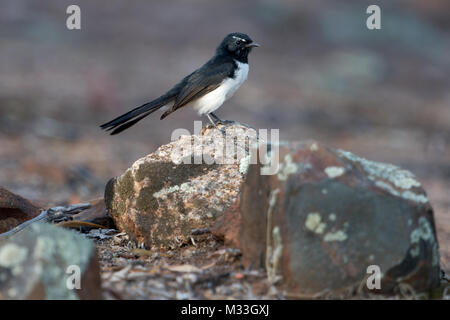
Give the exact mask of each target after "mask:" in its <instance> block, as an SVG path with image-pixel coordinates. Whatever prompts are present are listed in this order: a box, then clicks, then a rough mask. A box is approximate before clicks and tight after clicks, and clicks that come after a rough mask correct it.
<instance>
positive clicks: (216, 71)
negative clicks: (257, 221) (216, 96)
mask: <svg viewBox="0 0 450 320" xmlns="http://www.w3.org/2000/svg"><path fill="white" fill-rule="evenodd" d="M235 67H236V66H235V63H234V61H232V60H224V59H219V58H216V59H212V60H210V61H208V62H207V63H206V64H205V65H203V66H202V67H201V68H199V69H197V70H196V71H194V72H193V73H191V74H190V75H188V76H187V77H186V78H184V79H183V81H182V82H181V83H182V86H181V90H180V92H179V94H178V95H177V97H176V98H175V103H174V105H173V106H172V108H170V109H169V110H167V111H166V112H165V113H164V114H163V115H162V116H161V119H164V118H165V117H166V116H168V115H169V114H171V113H172V112H174V111H175V110H177V109H179V108H181V107H183V106H185V105H187V104H189V103H190V102H192V101H194V100H196V99H198V98H200V97H202V96H204V95H205V94H207V93H209V92H211V91H213V90H215V89H217V88H218V87H219V86H220V84H221V83H222V81H223V80H224V79H226V78H227V77H233V76H234V70H235Z"/></svg>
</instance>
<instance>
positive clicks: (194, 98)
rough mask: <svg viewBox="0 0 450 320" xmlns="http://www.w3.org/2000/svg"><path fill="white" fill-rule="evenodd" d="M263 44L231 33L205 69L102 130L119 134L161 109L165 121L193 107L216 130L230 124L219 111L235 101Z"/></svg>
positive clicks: (112, 121) (104, 126)
mask: <svg viewBox="0 0 450 320" xmlns="http://www.w3.org/2000/svg"><path fill="white" fill-rule="evenodd" d="M253 47H259V44H257V43H255V42H253V40H252V39H250V37H249V36H248V35H246V34H243V33H238V32H235V33H230V34H229V35H227V36H226V37H225V39H223V41H222V42H221V43H220V45H219V46H218V47H217V49H216V54H215V55H214V56H213V57H212V58H211V59H210V60H209V61H208V62H206V63H205V64H204V65H203V66H202V67H200V68H199V69H197V70H195V71H194V72H192V73H191V74H190V75H188V76H187V77H185V78H184V79H183V80H181V81H180V82H179V83H178V84H176V85H175V86H174V87H173V88H172V89H170V90H169V91H167V92H166V93H165V94H163V95H162V96H160V97H159V98H157V99H155V100H153V101H151V102H148V103H145V104H143V105H142V106H140V107H137V108H135V109H133V110H131V111H129V112H127V113H125V114H123V115H121V116H120V117H117V118H116V119H114V120H111V121H109V122H107V123H105V124H103V125H101V126H100V127H101V128H102V129H106V130H112V132H111V134H112V135H113V134H117V133H119V132H122V131H123V130H125V129H128V128H129V127H131V126H132V125H134V124H136V123H137V122H138V121H140V120H142V119H143V118H145V117H146V116H148V115H149V114H151V113H153V112H155V111H156V110H158V109H161V108H164V109H165V110H166V111H165V112H164V113H163V114H162V116H161V119H164V118H165V117H167V116H168V115H169V114H171V113H172V112H174V111H175V110H178V109H180V108H181V107H184V106H187V105H191V106H192V107H193V108H194V109H195V110H197V112H198V113H199V114H200V115H204V114H205V115H206V116H207V117H208V119H209V121H211V123H212V124H213V125H214V126H216V125H217V124H219V123H226V122H228V121H223V120H221V119H219V118H218V117H217V116H216V115H215V114H214V111H216V110H217V109H218V108H219V107H220V106H221V105H222V104H223V103H224V102H225V101H226V100H228V99H229V98H231V96H233V94H234V93H235V92H236V90H237V89H238V88H239V87H240V86H241V84H242V83H243V82H244V81H245V80H246V79H247V75H248V54H249V53H250V51H251V50H252V48H253Z"/></svg>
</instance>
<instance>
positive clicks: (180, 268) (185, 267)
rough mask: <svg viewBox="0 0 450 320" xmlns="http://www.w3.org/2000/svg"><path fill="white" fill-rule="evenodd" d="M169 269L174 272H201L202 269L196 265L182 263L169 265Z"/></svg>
mask: <svg viewBox="0 0 450 320" xmlns="http://www.w3.org/2000/svg"><path fill="white" fill-rule="evenodd" d="M167 270H170V271H174V272H201V271H202V269H200V268H197V267H196V266H193V265H190V264H182V265H178V266H168V267H167Z"/></svg>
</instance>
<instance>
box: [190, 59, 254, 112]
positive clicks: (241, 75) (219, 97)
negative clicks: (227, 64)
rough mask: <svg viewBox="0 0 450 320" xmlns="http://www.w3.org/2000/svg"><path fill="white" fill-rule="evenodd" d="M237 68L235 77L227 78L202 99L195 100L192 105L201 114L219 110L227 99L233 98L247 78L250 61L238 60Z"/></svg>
mask: <svg viewBox="0 0 450 320" xmlns="http://www.w3.org/2000/svg"><path fill="white" fill-rule="evenodd" d="M236 64H237V69H236V71H235V72H234V78H227V79H225V80H223V81H222V83H221V84H220V86H219V87H218V88H217V89H215V90H213V91H211V92H209V93H207V94H205V95H204V96H203V97H201V98H200V99H198V100H196V101H195V102H193V104H192V106H193V107H194V109H195V110H197V112H198V113H199V114H205V113H211V112H214V111H215V110H217V109H218V108H219V107H220V106H221V105H222V104H223V103H224V102H225V101H226V100H228V99H229V98H231V97H232V96H233V94H234V93H235V92H236V90H237V89H239V87H240V86H241V84H242V83H243V82H244V81H245V80H247V76H248V63H242V62H239V61H236Z"/></svg>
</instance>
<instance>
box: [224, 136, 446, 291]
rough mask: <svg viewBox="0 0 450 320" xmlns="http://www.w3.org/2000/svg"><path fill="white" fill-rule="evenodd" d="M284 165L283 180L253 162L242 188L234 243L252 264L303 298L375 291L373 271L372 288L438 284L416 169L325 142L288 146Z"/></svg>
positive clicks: (434, 246) (430, 222) (429, 219)
mask: <svg viewBox="0 0 450 320" xmlns="http://www.w3.org/2000/svg"><path fill="white" fill-rule="evenodd" d="M274 159H276V157H274ZM274 159H273V160H272V161H275V160H274ZM279 160H280V161H279V167H278V170H277V173H276V174H275V175H261V174H260V169H261V168H260V167H261V166H260V165H250V167H249V169H248V173H247V177H246V181H245V183H244V185H243V188H242V194H241V196H240V200H239V209H238V211H239V213H240V217H239V218H240V220H239V226H238V227H239V232H238V233H236V232H235V231H233V233H232V234H231V236H230V237H231V239H228V240H229V242H230V243H237V244H238V245H239V246H240V248H241V251H242V255H243V262H244V264H245V265H246V266H250V265H252V266H254V267H258V266H259V267H264V268H266V269H267V272H268V274H269V275H271V277H272V279H276V275H281V276H282V279H283V280H284V283H285V284H286V285H287V286H288V289H289V290H291V291H292V292H293V293H295V294H311V295H314V294H318V293H321V292H330V291H331V292H336V293H338V292H343V291H346V290H348V289H349V288H354V287H355V286H356V287H358V286H360V287H361V288H363V289H364V288H365V289H369V287H368V286H366V283H365V281H366V280H367V279H368V278H367V277H369V276H370V275H372V272H373V271H371V270H375V269H376V267H370V266H377V267H379V270H380V271H381V274H380V276H381V277H382V278H381V288H379V289H377V288H376V287H375V288H373V287H371V289H373V291H371V292H394V291H395V290H396V289H399V288H400V287H401V285H402V284H406V285H408V286H410V287H412V288H414V289H415V290H417V291H423V290H428V289H431V288H433V287H436V286H438V285H439V280H440V266H439V250H438V242H437V237H436V231H435V224H434V218H433V210H432V207H431V205H430V203H429V201H428V199H427V196H426V193H425V191H424V190H423V188H422V187H421V185H420V183H419V182H418V181H417V179H416V178H415V176H414V175H413V174H412V173H411V172H409V171H407V170H403V169H401V168H399V167H397V166H394V165H391V164H384V163H379V162H373V161H369V160H366V159H363V158H361V157H358V156H356V155H354V154H352V153H350V152H347V151H343V150H334V149H329V148H326V147H323V146H321V145H320V144H318V143H317V142H306V143H288V144H284V145H283V146H281V148H280V149H279ZM229 212H230V211H229ZM232 213H233V212H232V211H231V213H230V215H229V217H230V219H233V217H236V215H235V214H232ZM224 218H226V217H224ZM225 220H226V219H225ZM222 224H224V223H223V221H222ZM226 224H227V225H228V224H232V221H229V222H227V223H226ZM225 231H226V230H225ZM228 236H229V235H228ZM233 236H234V237H238V239H233ZM224 238H225V239H227V235H226V234H225V236H224ZM233 240H235V241H233ZM369 267H370V268H369ZM368 268H369V269H368ZM373 268H375V269H373ZM367 270H369V271H370V273H367Z"/></svg>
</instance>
